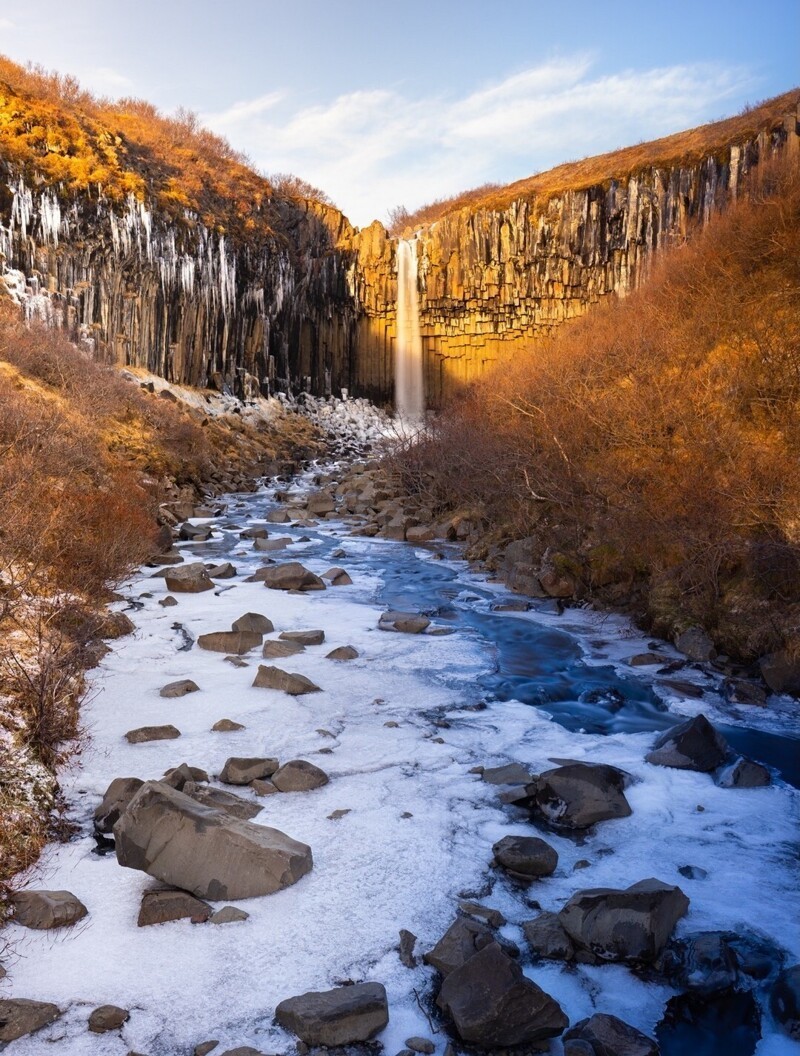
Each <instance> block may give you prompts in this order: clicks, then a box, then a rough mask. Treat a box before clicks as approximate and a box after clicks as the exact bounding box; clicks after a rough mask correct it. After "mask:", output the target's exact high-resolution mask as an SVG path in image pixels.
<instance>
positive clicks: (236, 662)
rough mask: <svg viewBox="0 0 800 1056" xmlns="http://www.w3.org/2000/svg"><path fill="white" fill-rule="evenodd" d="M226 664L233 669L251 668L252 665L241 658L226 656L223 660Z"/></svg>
mask: <svg viewBox="0 0 800 1056" xmlns="http://www.w3.org/2000/svg"><path fill="white" fill-rule="evenodd" d="M222 659H223V660H224V661H225V663H226V664H230V665H231V667H249V666H250V665H249V664H248V662H247V661H246V660H242V658H241V656H224V657H223V658H222Z"/></svg>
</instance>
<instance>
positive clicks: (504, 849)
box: [492, 836, 558, 881]
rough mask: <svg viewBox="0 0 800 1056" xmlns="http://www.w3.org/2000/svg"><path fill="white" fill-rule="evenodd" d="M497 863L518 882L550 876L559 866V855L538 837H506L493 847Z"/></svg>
mask: <svg viewBox="0 0 800 1056" xmlns="http://www.w3.org/2000/svg"><path fill="white" fill-rule="evenodd" d="M492 853H493V854H494V857H495V861H496V862H497V864H498V865H500V866H502V868H503V869H505V871H506V872H507V873H509V874H510V875H511V876H513V877H515V878H516V879H518V880H526V881H530V880H535V879H537V878H538V877H542V876H550V875H551V874H552V873H554V872H555V869H556V866H557V865H558V854H557V853H556V851H555V848H553V847H551V846H550V844H549V843H547V842H546V841H545V840H541V839H539V837H538V836H504V837H503V838H502V840H498V841H497V843H496V844H495V845H494V847H492Z"/></svg>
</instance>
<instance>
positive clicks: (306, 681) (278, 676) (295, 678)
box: [253, 664, 321, 697]
mask: <svg viewBox="0 0 800 1056" xmlns="http://www.w3.org/2000/svg"><path fill="white" fill-rule="evenodd" d="M253 685H254V686H256V687H257V688H259V689H280V690H282V691H283V692H284V693H288V694H289V696H292V697H299V696H302V695H303V694H304V693H320V692H321V690H320V687H319V686H318V685H316V684H315V683H314V682H312V681H311V679H310V678H306V676H305V675H298V674H296V673H292V672H290V671H282V670H281V669H280V668H279V667H265V666H264V665H263V664H259V665H258V674H257V675H256V677H255V681H254V682H253Z"/></svg>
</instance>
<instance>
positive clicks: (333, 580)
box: [322, 565, 353, 587]
mask: <svg viewBox="0 0 800 1056" xmlns="http://www.w3.org/2000/svg"><path fill="white" fill-rule="evenodd" d="M322 578H323V579H327V580H328V582H329V583H330V585H331V586H332V587H349V586H352V583H353V581H352V579H351V578H350V576H349V575H348V574H347V572H345V570H344V569H343V568H338V567H337V566H336V565H334V567H333V568H329V569H328V571H327V572H323V573H322Z"/></svg>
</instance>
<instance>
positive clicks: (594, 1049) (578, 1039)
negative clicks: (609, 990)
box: [562, 1012, 659, 1056]
mask: <svg viewBox="0 0 800 1056" xmlns="http://www.w3.org/2000/svg"><path fill="white" fill-rule="evenodd" d="M562 1040H563V1042H564V1056H658V1052H659V1050H658V1045H656V1043H655V1042H654V1041H653V1039H652V1038H648V1036H647V1035H646V1034H642V1032H641V1031H639V1030H636V1028H635V1027H632V1026H630V1025H629V1024H628V1023H624V1022H623V1021H622V1020H621V1019H617V1017H616V1016H608V1015H605V1014H604V1013H602V1012H596V1013H595V1014H594V1015H593V1016H591V1017H590V1018H589V1019H582V1020H581V1021H580V1022H579V1023H576V1024H575V1026H574V1027H570V1028H569V1030H568V1031H567V1032H566V1033H565V1034H564V1037H563V1039H562Z"/></svg>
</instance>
